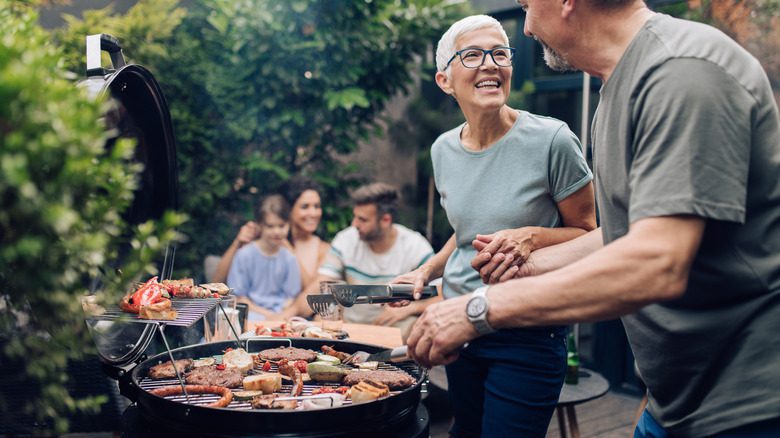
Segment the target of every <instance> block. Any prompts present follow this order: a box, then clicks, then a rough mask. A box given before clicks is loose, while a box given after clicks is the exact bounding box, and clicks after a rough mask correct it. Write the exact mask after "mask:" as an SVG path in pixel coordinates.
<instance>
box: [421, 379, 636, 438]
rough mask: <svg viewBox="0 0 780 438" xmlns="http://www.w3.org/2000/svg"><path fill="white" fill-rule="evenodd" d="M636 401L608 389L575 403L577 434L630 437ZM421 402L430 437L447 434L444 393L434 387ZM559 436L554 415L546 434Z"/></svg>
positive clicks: (552, 437)
mask: <svg viewBox="0 0 780 438" xmlns="http://www.w3.org/2000/svg"><path fill="white" fill-rule="evenodd" d="M639 401H640V400H639V398H638V397H633V396H630V395H625V394H621V393H616V392H613V391H610V392H608V393H607V394H606V395H605V396H603V397H601V398H599V399H596V400H593V401H590V402H587V403H583V404H581V405H578V406H577V407H576V408H575V409H576V412H577V423H578V424H579V429H580V435H581V436H582V438H630V437H631V436H633V433H634V428H633V424H634V415H636V410H637V408H638V407H639ZM424 403H425V405H426V406H427V407H428V410H429V413H430V416H431V423H430V431H431V438H447V437H448V436H449V435H448V433H447V430H448V428H449V425H450V417H449V406H448V403H447V399H446V393H444V392H443V391H442V390H440V389H438V388H435V387H433V388H431V391H429V394H428V397H427V398H426V400H425V401H424ZM560 436H561V435H560V434H559V431H558V421H557V420H556V418H555V415H553V418H552V421H551V422H550V428H549V429H548V430H547V438H558V437H560Z"/></svg>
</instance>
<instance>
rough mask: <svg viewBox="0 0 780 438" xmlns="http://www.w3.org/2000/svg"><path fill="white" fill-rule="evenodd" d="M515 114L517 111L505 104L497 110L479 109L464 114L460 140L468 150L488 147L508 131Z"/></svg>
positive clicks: (513, 122) (479, 149)
mask: <svg viewBox="0 0 780 438" xmlns="http://www.w3.org/2000/svg"><path fill="white" fill-rule="evenodd" d="M517 116H518V115H517V111H515V110H513V109H512V108H510V107H508V106H506V105H504V106H502V107H501V109H499V110H498V111H490V112H484V111H480V112H476V113H474V114H470V115H468V116H466V125H465V126H464V127H463V131H461V141H462V142H463V145H464V146H466V148H467V149H470V150H474V151H482V150H485V149H488V148H489V147H490V146H492V145H493V144H494V143H495V142H497V141H498V140H499V139H500V138H501V137H503V136H504V135H505V134H506V133H507V132H509V130H510V129H511V128H512V125H514V124H515V121H516V120H517Z"/></svg>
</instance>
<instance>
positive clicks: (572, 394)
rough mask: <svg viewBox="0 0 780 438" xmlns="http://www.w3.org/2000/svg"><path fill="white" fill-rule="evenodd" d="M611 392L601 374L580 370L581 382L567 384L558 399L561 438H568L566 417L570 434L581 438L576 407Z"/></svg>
mask: <svg viewBox="0 0 780 438" xmlns="http://www.w3.org/2000/svg"><path fill="white" fill-rule="evenodd" d="M607 391H609V382H607V379H605V378H604V376H602V375H601V374H599V373H597V372H595V371H593V370H589V369H585V368H580V371H579V381H578V382H577V383H576V384H574V385H570V384H568V383H565V384H564V385H563V389H562V390H561V395H560V396H559V397H558V406H557V407H556V408H555V411H556V414H557V416H558V430H560V432H561V438H566V423H565V422H564V419H563V417H564V415H565V416H566V419H567V420H568V423H569V433H570V434H571V436H572V438H580V428H579V425H578V424H577V413H576V412H575V411H574V406H575V405H578V404H580V403H585V402H587V401H591V400H594V399H597V398H599V397H601V396H603V395H604V394H606V393H607Z"/></svg>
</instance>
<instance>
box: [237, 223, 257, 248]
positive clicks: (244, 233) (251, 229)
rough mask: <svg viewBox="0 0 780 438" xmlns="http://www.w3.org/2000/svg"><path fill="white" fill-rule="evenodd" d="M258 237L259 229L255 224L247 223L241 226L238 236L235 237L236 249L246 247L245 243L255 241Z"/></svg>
mask: <svg viewBox="0 0 780 438" xmlns="http://www.w3.org/2000/svg"><path fill="white" fill-rule="evenodd" d="M258 237H260V227H259V226H258V225H257V223H255V222H252V221H248V222H247V223H245V224H244V225H242V226H241V229H240V230H238V234H237V235H236V239H235V242H236V243H237V244H238V247H239V248H240V247H242V246H244V245H246V244H247V243H249V242H251V241H253V240H255V239H257V238H258Z"/></svg>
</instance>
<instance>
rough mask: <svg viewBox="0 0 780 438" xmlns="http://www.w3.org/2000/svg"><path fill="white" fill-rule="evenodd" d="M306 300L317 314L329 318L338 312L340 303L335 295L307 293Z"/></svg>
mask: <svg viewBox="0 0 780 438" xmlns="http://www.w3.org/2000/svg"><path fill="white" fill-rule="evenodd" d="M306 302H307V303H309V307H310V308H311V310H313V311H314V312H315V313H317V315H320V316H321V317H323V318H327V317H329V316H330V315H332V314H333V313H335V312H336V309H337V308H338V305H339V303H338V302H337V301H336V299H335V298H333V295H322V294H321V295H307V296H306Z"/></svg>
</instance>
